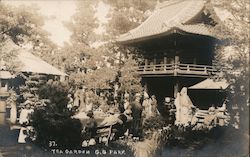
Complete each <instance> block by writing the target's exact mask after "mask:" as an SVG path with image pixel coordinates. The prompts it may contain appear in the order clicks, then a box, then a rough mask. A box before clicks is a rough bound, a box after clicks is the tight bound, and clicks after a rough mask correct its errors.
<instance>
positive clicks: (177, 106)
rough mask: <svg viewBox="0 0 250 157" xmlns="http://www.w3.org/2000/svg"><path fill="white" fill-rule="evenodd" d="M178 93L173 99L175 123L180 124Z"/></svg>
mask: <svg viewBox="0 0 250 157" xmlns="http://www.w3.org/2000/svg"><path fill="white" fill-rule="evenodd" d="M180 96H181V95H180V93H179V92H178V93H177V95H176V98H175V100H174V105H175V108H176V112H175V125H178V124H180V116H181V106H180Z"/></svg>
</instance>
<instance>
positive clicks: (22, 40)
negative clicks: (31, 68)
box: [0, 2, 56, 61]
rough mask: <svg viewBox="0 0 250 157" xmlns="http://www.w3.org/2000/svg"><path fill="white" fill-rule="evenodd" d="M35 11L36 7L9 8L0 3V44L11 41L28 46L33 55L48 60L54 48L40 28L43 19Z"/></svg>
mask: <svg viewBox="0 0 250 157" xmlns="http://www.w3.org/2000/svg"><path fill="white" fill-rule="evenodd" d="M37 10H38V8H37V7H36V6H28V7H27V6H20V7H11V6H9V5H7V4H5V3H4V2H0V42H1V43H3V42H5V41H6V40H12V41H13V42H14V43H15V44H16V45H18V46H23V45H29V46H31V48H32V50H33V51H32V52H33V53H35V54H37V55H39V56H41V57H43V59H45V60H49V58H50V55H51V53H52V51H53V50H54V49H56V46H55V44H53V42H51V40H50V39H49V38H48V35H49V34H48V32H46V31H45V30H44V29H43V28H42V27H43V25H44V17H43V16H41V15H40V14H38V12H37ZM1 53H2V54H3V53H5V51H1ZM4 59H7V58H4ZM49 61H50V60H49Z"/></svg>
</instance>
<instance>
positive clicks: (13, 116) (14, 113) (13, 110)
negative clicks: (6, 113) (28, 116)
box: [10, 102, 17, 124]
mask: <svg viewBox="0 0 250 157" xmlns="http://www.w3.org/2000/svg"><path fill="white" fill-rule="evenodd" d="M16 120H17V109H16V103H14V102H12V103H11V109H10V122H11V124H15V123H16Z"/></svg>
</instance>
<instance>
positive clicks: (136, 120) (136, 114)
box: [132, 93, 142, 137]
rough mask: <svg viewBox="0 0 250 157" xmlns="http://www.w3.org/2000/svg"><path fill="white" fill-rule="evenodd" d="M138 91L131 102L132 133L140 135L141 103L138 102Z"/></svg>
mask: <svg viewBox="0 0 250 157" xmlns="http://www.w3.org/2000/svg"><path fill="white" fill-rule="evenodd" d="M140 99H141V95H140V93H137V94H135V101H134V103H133V104H132V117H133V122H132V133H133V135H134V136H139V137H140V136H141V132H142V119H141V118H142V105H141V103H140Z"/></svg>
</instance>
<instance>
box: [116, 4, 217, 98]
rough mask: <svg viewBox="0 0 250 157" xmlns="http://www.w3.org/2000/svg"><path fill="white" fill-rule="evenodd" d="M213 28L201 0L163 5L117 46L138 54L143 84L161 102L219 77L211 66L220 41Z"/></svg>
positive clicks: (213, 22)
mask: <svg viewBox="0 0 250 157" xmlns="http://www.w3.org/2000/svg"><path fill="white" fill-rule="evenodd" d="M215 25H216V22H215V20H213V19H212V18H210V13H209V11H208V10H207V9H206V1H204V0H172V1H166V2H163V3H160V4H158V6H156V9H155V11H154V12H153V13H152V15H151V16H150V17H149V18H148V19H146V20H145V21H144V22H143V23H142V24H141V25H139V26H138V27H137V28H135V29H133V30H130V31H129V32H127V33H126V34H123V35H120V36H119V37H118V38H117V43H118V44H120V45H123V46H128V47H135V48H136V49H138V50H139V53H141V54H140V56H142V59H143V62H142V63H140V64H139V65H138V73H139V74H140V75H141V77H142V83H143V85H145V86H146V88H147V90H148V92H149V94H150V95H155V96H156V97H157V100H158V102H162V101H163V100H164V97H171V98H174V97H176V94H177V92H179V91H180V90H181V89H182V88H183V87H191V86H194V85H196V84H197V83H201V82H202V81H205V80H206V79H207V78H209V77H211V76H212V75H216V74H218V71H217V70H216V69H215V68H214V67H213V66H212V62H213V59H214V49H215V44H216V43H217V42H218V41H219V40H218V39H217V38H216V36H215V35H214V34H213V31H212V29H213V27H214V26H215Z"/></svg>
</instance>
